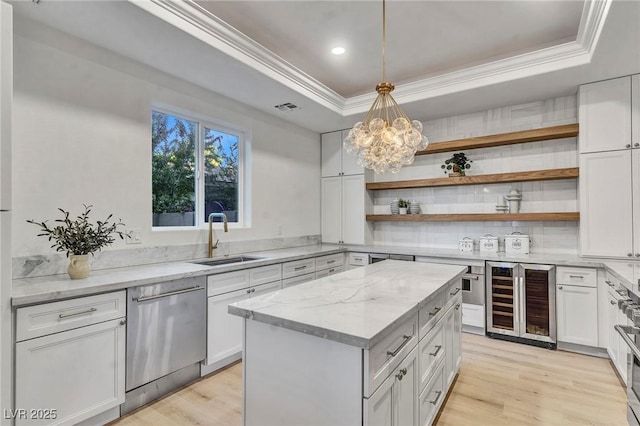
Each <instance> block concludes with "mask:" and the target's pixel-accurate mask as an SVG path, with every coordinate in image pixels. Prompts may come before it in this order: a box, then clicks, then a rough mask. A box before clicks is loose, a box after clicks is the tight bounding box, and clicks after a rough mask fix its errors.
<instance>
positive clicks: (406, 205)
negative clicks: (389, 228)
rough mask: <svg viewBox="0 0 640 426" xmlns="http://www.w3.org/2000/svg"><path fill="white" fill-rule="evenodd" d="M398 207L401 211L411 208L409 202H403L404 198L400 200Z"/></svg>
mask: <svg viewBox="0 0 640 426" xmlns="http://www.w3.org/2000/svg"><path fill="white" fill-rule="evenodd" d="M398 207H399V208H401V209H402V208H404V209H406V208H409V201H408V200H403V199H402V198H400V199H399V200H398Z"/></svg>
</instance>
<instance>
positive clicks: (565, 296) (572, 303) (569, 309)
mask: <svg viewBox="0 0 640 426" xmlns="http://www.w3.org/2000/svg"><path fill="white" fill-rule="evenodd" d="M597 277H598V273H597V270H596V269H593V268H576V267H566V266H559V267H558V269H557V270H556V318H557V330H558V333H557V337H558V342H566V343H574V344H578V345H586V346H592V347H597V346H598V281H597Z"/></svg>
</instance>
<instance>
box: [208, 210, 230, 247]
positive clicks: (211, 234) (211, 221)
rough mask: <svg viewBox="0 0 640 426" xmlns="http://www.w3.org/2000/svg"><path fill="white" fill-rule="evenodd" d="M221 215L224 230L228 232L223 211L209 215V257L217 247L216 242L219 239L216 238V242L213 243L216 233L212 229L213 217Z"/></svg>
mask: <svg viewBox="0 0 640 426" xmlns="http://www.w3.org/2000/svg"><path fill="white" fill-rule="evenodd" d="M214 217H221V218H222V221H223V222H224V232H229V227H228V226H227V215H226V214H224V213H211V214H210V215H209V220H208V222H209V257H213V251H214V250H215V249H217V248H218V242H219V241H220V240H218V239H216V243H215V244H214V243H213V238H214V237H215V235H216V231H214V230H213V218H214Z"/></svg>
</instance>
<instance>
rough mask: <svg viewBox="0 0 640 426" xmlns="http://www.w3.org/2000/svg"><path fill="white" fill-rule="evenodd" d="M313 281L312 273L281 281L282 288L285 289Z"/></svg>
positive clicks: (313, 275)
mask: <svg viewBox="0 0 640 426" xmlns="http://www.w3.org/2000/svg"><path fill="white" fill-rule="evenodd" d="M314 279H315V274H314V273H311V274H305V275H298V276H297V277H291V278H287V279H284V280H282V288H287V287H291V286H294V285H298V284H302V283H306V282H309V281H313V280H314Z"/></svg>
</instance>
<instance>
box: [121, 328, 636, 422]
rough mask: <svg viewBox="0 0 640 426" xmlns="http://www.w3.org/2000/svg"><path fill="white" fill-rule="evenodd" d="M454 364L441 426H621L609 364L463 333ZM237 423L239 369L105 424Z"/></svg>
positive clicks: (622, 405) (619, 390) (619, 398)
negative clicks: (456, 364)
mask: <svg viewBox="0 0 640 426" xmlns="http://www.w3.org/2000/svg"><path fill="white" fill-rule="evenodd" d="M462 345H463V346H462V350H463V355H462V366H461V367H460V374H459V376H458V379H457V381H456V384H455V386H454V388H453V391H452V392H451V394H450V395H449V398H448V400H447V402H446V404H445V406H444V409H443V410H442V411H441V413H440V417H439V418H438V420H437V423H436V424H437V425H438V426H448V425H456V426H459V425H492V426H498V425H510V426H513V425H518V426H520V425H562V426H564V425H626V424H627V421H626V394H625V390H624V389H623V387H622V385H621V384H620V382H619V380H618V378H617V376H616V375H615V373H614V371H613V367H612V366H611V364H610V363H609V360H606V359H602V358H594V357H589V356H584V355H578V354H573V353H569V352H563V351H550V350H548V349H542V348H536V347H532V346H527V345H521V344H518V343H511V342H503V341H499V340H494V339H489V338H486V337H483V336H474V335H470V334H463V339H462ZM241 422H242V364H240V363H238V364H235V365H233V366H231V367H230V368H227V369H226V370H223V371H221V372H219V373H217V374H215V375H212V376H209V377H206V378H204V379H202V380H200V381H198V382H196V383H194V384H192V385H190V386H188V387H186V388H184V389H181V390H179V391H177V392H175V393H173V394H171V395H169V396H167V397H165V398H163V399H161V400H159V401H156V402H155V403H153V404H151V405H149V406H147V407H144V408H142V409H139V410H138V411H135V412H133V413H131V414H129V415H127V416H125V417H123V418H121V419H119V420H118V421H116V422H114V423H113V425H116V424H117V425H119V426H136V425H149V426H151V425H154V426H156V425H212V426H213V425H215V426H218V425H220V426H223V425H229V426H239V425H240V424H241Z"/></svg>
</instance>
